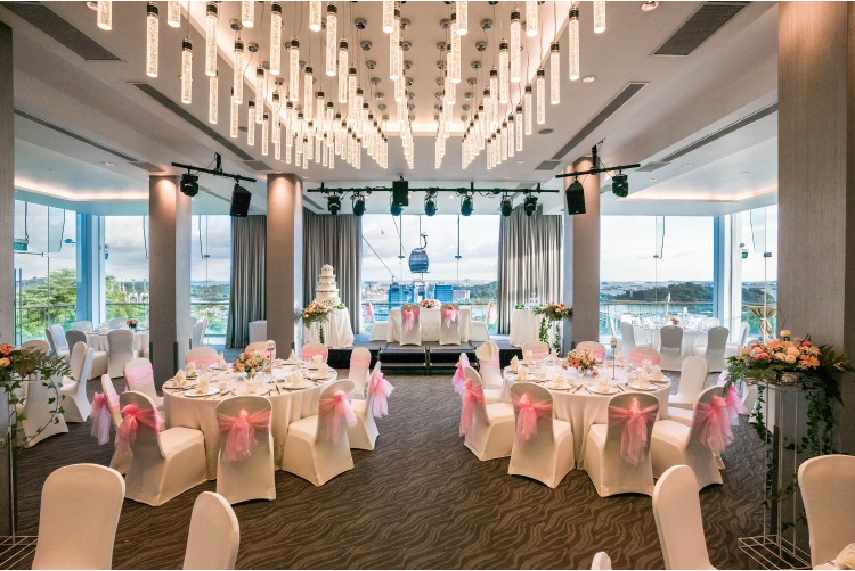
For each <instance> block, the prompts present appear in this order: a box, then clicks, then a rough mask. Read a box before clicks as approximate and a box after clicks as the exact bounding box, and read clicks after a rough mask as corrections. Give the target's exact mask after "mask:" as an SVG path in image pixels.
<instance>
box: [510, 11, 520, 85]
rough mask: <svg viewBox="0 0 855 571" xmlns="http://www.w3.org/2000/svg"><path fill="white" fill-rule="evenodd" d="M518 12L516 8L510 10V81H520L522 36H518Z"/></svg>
mask: <svg viewBox="0 0 855 571" xmlns="http://www.w3.org/2000/svg"><path fill="white" fill-rule="evenodd" d="M520 35H521V31H520V13H519V11H517V10H514V11H513V12H511V83H519V82H520V73H521V72H520V69H521V67H522V66H521V65H520V51H521V44H522V38H521V37H520Z"/></svg>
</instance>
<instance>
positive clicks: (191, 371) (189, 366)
mask: <svg viewBox="0 0 855 571" xmlns="http://www.w3.org/2000/svg"><path fill="white" fill-rule="evenodd" d="M187 372H188V373H189V374H191V375H192V374H195V373H196V362H195V361H190V362H189V363H187Z"/></svg>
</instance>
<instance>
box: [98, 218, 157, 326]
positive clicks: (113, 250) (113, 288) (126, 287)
mask: <svg viewBox="0 0 855 571" xmlns="http://www.w3.org/2000/svg"><path fill="white" fill-rule="evenodd" d="M104 242H105V247H106V248H105V250H106V254H105V257H106V259H105V260H104V273H105V281H106V287H105V291H106V296H107V307H106V309H107V321H111V320H113V319H123V320H127V319H136V320H137V321H139V323H140V325H144V324H147V323H148V294H149V287H148V244H149V241H148V217H147V216H107V217H105V219H104Z"/></svg>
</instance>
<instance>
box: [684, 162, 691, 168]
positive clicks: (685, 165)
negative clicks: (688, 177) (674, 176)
mask: <svg viewBox="0 0 855 571" xmlns="http://www.w3.org/2000/svg"><path fill="white" fill-rule="evenodd" d="M683 166H684V167H686V168H687V169H688V168H692V163H686V164H684V165H683Z"/></svg>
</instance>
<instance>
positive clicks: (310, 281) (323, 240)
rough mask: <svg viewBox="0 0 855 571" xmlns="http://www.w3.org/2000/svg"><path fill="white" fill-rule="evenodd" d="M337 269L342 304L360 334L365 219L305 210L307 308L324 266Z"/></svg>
mask: <svg viewBox="0 0 855 571" xmlns="http://www.w3.org/2000/svg"><path fill="white" fill-rule="evenodd" d="M324 264H329V265H331V266H332V267H333V268H335V279H336V283H337V284H338V289H339V292H340V294H341V300H342V302H344V305H346V306H347V308H348V310H349V312H350V323H351V324H352V325H353V332H354V333H359V315H360V305H359V303H360V292H359V284H360V282H361V281H362V218H360V217H359V216H353V215H352V214H346V215H341V214H339V215H336V216H333V215H331V214H315V213H314V212H311V211H310V210H308V209H307V208H304V209H303V307H305V306H307V305H309V303H311V301H312V299H314V297H315V286H316V285H317V281H318V274H320V273H321V266H323V265H324Z"/></svg>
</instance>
